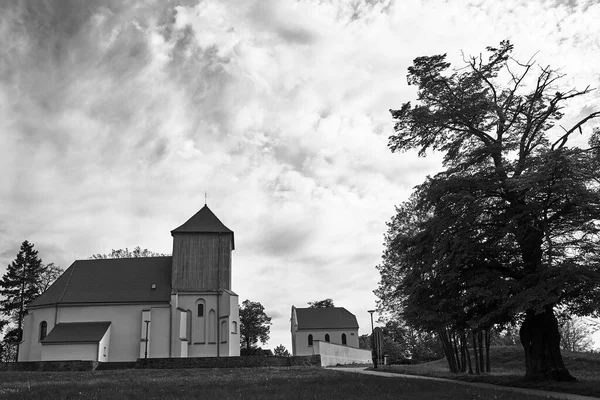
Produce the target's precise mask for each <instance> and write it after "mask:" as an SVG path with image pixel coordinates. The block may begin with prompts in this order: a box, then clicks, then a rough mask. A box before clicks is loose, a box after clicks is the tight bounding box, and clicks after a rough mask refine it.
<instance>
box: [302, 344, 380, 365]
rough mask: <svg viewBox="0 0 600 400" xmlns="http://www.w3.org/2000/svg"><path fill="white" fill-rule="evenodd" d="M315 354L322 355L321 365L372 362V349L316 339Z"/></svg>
mask: <svg viewBox="0 0 600 400" xmlns="http://www.w3.org/2000/svg"><path fill="white" fill-rule="evenodd" d="M313 347H314V351H315V354H320V355H321V366H323V367H330V366H333V365H338V364H341V365H345V364H371V363H372V360H371V351H370V350H365V349H356V348H353V347H348V346H342V345H339V344H333V343H327V342H321V341H319V340H318V341H315V342H314V345H313Z"/></svg>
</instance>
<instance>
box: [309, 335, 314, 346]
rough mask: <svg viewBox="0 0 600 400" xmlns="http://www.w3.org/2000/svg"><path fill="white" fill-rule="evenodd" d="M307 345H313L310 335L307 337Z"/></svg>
mask: <svg viewBox="0 0 600 400" xmlns="http://www.w3.org/2000/svg"><path fill="white" fill-rule="evenodd" d="M308 345H309V346H312V345H313V337H312V335H308Z"/></svg>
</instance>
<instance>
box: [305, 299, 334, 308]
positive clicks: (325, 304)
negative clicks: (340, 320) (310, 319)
mask: <svg viewBox="0 0 600 400" xmlns="http://www.w3.org/2000/svg"><path fill="white" fill-rule="evenodd" d="M332 307H335V305H334V304H333V299H329V298H327V299H325V300H319V301H309V302H308V308H332Z"/></svg>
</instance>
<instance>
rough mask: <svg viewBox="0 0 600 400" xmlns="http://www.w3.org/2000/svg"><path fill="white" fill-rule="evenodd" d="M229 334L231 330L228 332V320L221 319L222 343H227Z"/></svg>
mask: <svg viewBox="0 0 600 400" xmlns="http://www.w3.org/2000/svg"><path fill="white" fill-rule="evenodd" d="M228 336H229V332H227V321H221V343H227V337H228Z"/></svg>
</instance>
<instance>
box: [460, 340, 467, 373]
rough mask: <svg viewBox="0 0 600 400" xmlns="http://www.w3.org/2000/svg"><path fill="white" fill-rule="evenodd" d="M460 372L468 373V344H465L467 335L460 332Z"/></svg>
mask: <svg viewBox="0 0 600 400" xmlns="http://www.w3.org/2000/svg"><path fill="white" fill-rule="evenodd" d="M459 340H460V372H467V353H466V350H467V344H466V343H465V333H464V331H461V332H460V336H459Z"/></svg>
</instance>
